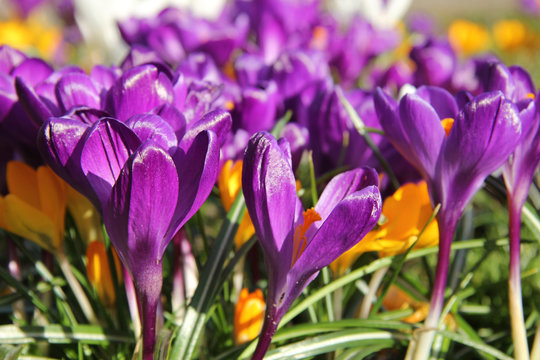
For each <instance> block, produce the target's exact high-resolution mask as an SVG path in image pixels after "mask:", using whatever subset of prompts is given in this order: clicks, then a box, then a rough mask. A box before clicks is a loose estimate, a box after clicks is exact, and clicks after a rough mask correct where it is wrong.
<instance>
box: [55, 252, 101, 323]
mask: <svg viewBox="0 0 540 360" xmlns="http://www.w3.org/2000/svg"><path fill="white" fill-rule="evenodd" d="M55 255H56V260H57V261H58V265H60V269H61V270H62V272H63V273H64V276H65V278H66V281H67V283H68V284H69V286H70V288H71V291H73V294H74V295H75V298H76V299H77V301H78V303H79V305H80V306H81V309H82V311H83V313H84V315H85V316H86V318H87V319H88V321H89V322H90V323H91V324H94V325H98V324H99V320H98V319H97V317H96V315H95V314H94V310H93V309H92V305H90V301H89V300H88V297H87V296H86V293H85V292H84V290H83V288H82V287H81V284H79V282H78V281H77V279H76V278H75V275H73V271H72V270H71V265H70V263H69V260H68V258H67V257H66V254H64V253H63V252H58V253H56V254H55Z"/></svg>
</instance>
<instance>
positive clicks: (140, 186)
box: [103, 141, 178, 277]
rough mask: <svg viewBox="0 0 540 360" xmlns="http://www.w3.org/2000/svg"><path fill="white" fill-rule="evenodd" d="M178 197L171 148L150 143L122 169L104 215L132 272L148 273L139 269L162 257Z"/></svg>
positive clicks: (106, 224)
mask: <svg viewBox="0 0 540 360" xmlns="http://www.w3.org/2000/svg"><path fill="white" fill-rule="evenodd" d="M177 199H178V174H177V171H176V166H175V164H174V161H173V159H172V158H171V156H170V155H169V154H168V153H167V151H165V150H163V149H162V148H160V147H159V146H156V145H155V144H153V143H152V142H151V141H149V142H146V143H145V144H143V145H142V146H141V147H140V148H139V149H137V151H136V152H135V153H133V154H132V155H131V156H130V157H129V159H128V160H127V162H126V164H125V166H124V167H123V168H122V171H121V173H120V175H119V177H118V180H117V182H116V184H114V187H113V188H112V192H111V196H110V198H109V199H108V201H107V203H106V206H105V208H104V216H103V219H104V222H105V227H106V229H107V232H108V234H109V235H110V238H111V241H112V243H113V245H114V246H115V248H116V250H117V252H118V255H119V256H120V258H121V259H122V262H123V263H124V265H126V266H127V267H128V269H129V270H130V272H131V274H132V275H134V276H137V275H139V276H144V274H140V273H139V270H141V271H142V270H143V269H144V268H145V266H146V265H148V264H149V263H154V264H155V263H157V262H158V261H159V260H161V253H160V251H159V250H160V248H164V247H165V245H166V243H167V242H168V241H169V240H170V238H168V239H167V238H166V237H165V234H166V231H167V227H168V226H169V222H170V221H171V219H172V217H173V214H174V210H175V207H176V201H177ZM139 264H140V265H139ZM139 276H137V277H139Z"/></svg>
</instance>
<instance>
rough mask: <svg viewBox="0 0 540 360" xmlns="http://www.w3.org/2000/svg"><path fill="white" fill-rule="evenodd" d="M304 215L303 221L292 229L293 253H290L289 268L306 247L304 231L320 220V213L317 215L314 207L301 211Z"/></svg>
mask: <svg viewBox="0 0 540 360" xmlns="http://www.w3.org/2000/svg"><path fill="white" fill-rule="evenodd" d="M302 215H303V216H304V223H303V224H301V225H298V227H297V228H296V230H295V231H294V239H293V254H292V261H291V268H292V267H293V266H294V264H295V263H296V260H298V258H299V257H300V255H302V253H303V252H304V250H305V249H306V245H307V239H306V232H307V231H308V229H309V227H310V226H311V225H312V224H313V223H314V222H315V221H319V220H321V219H322V218H321V215H319V213H318V212H316V211H315V209H314V208H310V209H307V210H306V211H304V212H303V213H302Z"/></svg>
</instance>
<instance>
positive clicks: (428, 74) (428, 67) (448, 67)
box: [410, 39, 456, 86]
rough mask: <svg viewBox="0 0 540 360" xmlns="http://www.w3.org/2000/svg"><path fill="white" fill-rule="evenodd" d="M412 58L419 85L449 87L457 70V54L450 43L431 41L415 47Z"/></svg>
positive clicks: (411, 54)
mask: <svg viewBox="0 0 540 360" xmlns="http://www.w3.org/2000/svg"><path fill="white" fill-rule="evenodd" d="M410 58H411V59H412V60H413V61H414V63H415V64H416V73H415V76H416V84H417V85H434V86H448V85H449V82H450V80H451V78H452V75H453V73H454V70H455V68H456V54H455V53H454V51H453V50H452V47H451V46H450V44H449V43H448V42H446V41H439V40H436V39H429V40H427V41H426V42H425V43H424V44H422V45H418V46H415V47H414V48H413V49H412V50H411V53H410Z"/></svg>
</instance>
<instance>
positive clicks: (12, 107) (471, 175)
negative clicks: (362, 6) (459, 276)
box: [0, 0, 540, 359]
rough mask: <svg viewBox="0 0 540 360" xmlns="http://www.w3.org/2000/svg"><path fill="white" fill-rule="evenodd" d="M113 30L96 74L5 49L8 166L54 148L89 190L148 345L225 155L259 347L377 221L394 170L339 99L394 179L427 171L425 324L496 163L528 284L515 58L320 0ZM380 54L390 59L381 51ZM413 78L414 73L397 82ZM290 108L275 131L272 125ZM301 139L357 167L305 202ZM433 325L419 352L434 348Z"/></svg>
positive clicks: (279, 0) (4, 150) (236, 5)
mask: <svg viewBox="0 0 540 360" xmlns="http://www.w3.org/2000/svg"><path fill="white" fill-rule="evenodd" d="M119 28H120V31H121V34H122V36H123V38H124V40H125V41H126V42H127V43H128V44H129V45H130V51H129V54H127V56H126V57H125V59H124V61H123V62H122V63H121V64H119V65H118V66H116V65H112V66H105V65H97V66H95V67H94V68H92V70H91V71H90V72H89V73H88V72H85V71H83V70H82V69H81V68H78V67H76V66H69V67H64V68H61V69H54V68H53V67H52V66H51V65H50V64H47V63H45V62H44V61H43V60H41V59H37V58H31V57H28V56H26V55H25V54H23V53H21V52H19V51H17V50H14V49H12V48H9V47H7V46H2V47H0V138H1V139H2V141H1V143H0V148H1V150H0V151H1V156H0V162H1V163H0V178H2V179H3V178H4V175H3V174H4V173H5V166H6V163H7V161H9V160H11V159H15V158H17V159H23V160H24V161H26V162H27V163H29V164H32V165H35V166H36V165H38V164H40V163H42V162H45V163H47V164H48V165H49V166H50V167H51V168H52V169H53V170H54V171H55V172H56V174H58V175H59V176H60V177H61V178H62V179H64V180H65V181H66V182H67V183H68V184H70V185H71V186H72V187H73V188H75V189H76V190H78V191H79V192H81V193H82V194H83V195H85V196H86V197H87V198H88V199H90V201H92V203H93V204H94V205H95V207H96V208H97V209H98V211H99V212H100V213H101V215H102V216H103V222H104V224H105V227H106V230H107V233H108V235H109V236H110V239H111V241H112V243H113V244H114V246H115V248H116V250H117V252H118V255H119V257H120V259H121V261H122V264H123V265H124V266H125V268H126V269H127V270H128V272H129V274H130V275H131V277H132V278H133V282H134V285H135V288H136V291H137V296H138V301H139V306H140V309H141V311H142V316H141V318H142V321H143V339H144V344H143V345H144V357H145V358H146V359H148V358H151V357H152V354H153V351H154V342H155V335H156V334H155V327H156V309H157V306H158V303H159V301H160V295H161V288H162V285H161V284H162V257H163V255H164V253H165V249H166V247H167V245H168V244H169V243H170V241H171V239H172V238H173V237H174V236H175V234H176V233H177V232H178V231H179V230H180V229H181V228H182V226H183V225H184V224H185V223H186V222H187V221H188V220H189V219H190V218H191V217H192V216H193V215H194V214H195V213H196V212H197V211H198V210H199V208H200V207H201V206H202V204H203V203H204V202H205V201H206V199H207V197H208V196H209V194H210V193H211V190H212V188H213V186H214V184H215V180H216V177H217V174H218V172H219V170H220V166H221V165H222V164H223V163H224V162H225V161H226V160H229V159H233V160H238V159H242V158H243V159H244V169H243V176H242V183H243V193H244V196H245V199H246V206H247V210H248V212H249V215H250V217H251V219H252V221H253V224H254V226H255V231H256V235H257V237H258V239H259V242H260V245H261V247H262V251H263V253H264V256H265V263H266V266H267V276H268V294H267V310H266V321H265V325H264V327H263V332H262V335H261V341H260V343H259V347H258V348H257V350H256V352H255V357H256V358H262V357H263V355H264V353H265V352H266V350H267V348H268V346H269V344H270V339H271V338H272V336H273V333H274V331H275V330H276V328H277V325H278V323H279V320H280V319H281V317H282V316H283V315H284V314H285V312H286V311H287V310H288V308H289V307H290V306H291V304H292V302H293V301H294V300H295V299H296V298H297V297H298V296H299V295H300V293H301V292H302V290H303V289H304V288H305V287H306V286H307V285H308V284H309V283H310V282H311V281H312V280H313V279H314V278H315V277H316V276H317V274H318V272H319V271H320V270H321V269H322V268H323V267H325V266H327V265H329V264H330V263H331V262H332V261H334V260H335V259H336V258H337V257H338V256H339V255H341V254H342V253H343V252H345V251H346V250H348V249H349V248H351V247H352V246H354V245H355V244H356V243H357V242H358V241H360V240H361V239H362V237H363V236H364V235H365V234H366V233H367V232H368V231H369V230H371V229H372V228H373V227H374V226H375V225H376V223H377V221H378V220H379V216H380V213H381V207H382V205H381V204H382V200H381V193H382V194H383V195H384V194H386V193H387V192H388V190H390V189H391V187H392V184H391V183H390V182H389V181H388V179H389V177H388V176H383V180H382V183H381V184H379V177H378V176H377V171H379V172H384V169H383V167H382V166H381V165H380V163H379V161H378V159H377V157H376V156H375V154H374V151H373V149H372V147H370V146H369V144H368V143H367V142H366V140H365V138H364V137H363V136H362V135H361V134H360V133H359V132H358V131H357V129H356V127H355V123H354V122H353V121H352V120H351V118H350V117H349V114H348V112H347V110H346V108H345V106H344V104H343V99H346V100H347V101H348V102H349V103H350V104H351V105H352V106H353V108H354V109H355V111H356V112H357V113H358V114H359V116H360V118H361V119H362V121H363V123H364V125H365V126H366V127H367V128H371V129H374V130H377V132H375V133H372V135H371V138H372V140H373V143H374V144H375V146H376V147H377V148H378V149H379V150H380V153H381V154H382V155H383V157H384V158H385V159H386V160H387V162H388V163H389V164H390V168H391V170H392V172H393V173H394V174H395V175H396V177H397V179H398V180H399V181H400V182H409V181H417V180H419V179H421V178H423V179H425V180H426V182H427V184H428V189H429V193H430V198H431V201H432V204H433V205H434V206H435V205H437V204H440V205H441V210H440V212H439V213H438V215H437V216H438V223H439V229H440V231H439V232H440V251H439V259H438V265H437V277H436V281H435V285H434V291H433V294H432V302H431V309H430V313H429V316H428V318H427V320H426V324H425V326H426V328H434V327H436V326H437V322H438V320H439V316H440V313H441V310H442V305H443V300H444V290H445V288H446V275H447V272H448V265H449V256H450V245H451V242H452V239H453V235H454V231H455V228H456V225H457V222H458V220H459V219H460V217H461V215H462V213H463V211H464V209H465V206H466V205H467V203H468V202H469V201H470V200H471V198H472V197H473V195H474V194H475V192H476V191H477V190H478V189H479V188H480V187H481V186H482V185H483V183H484V180H485V179H486V177H487V176H488V175H490V174H491V173H493V172H494V171H495V170H497V169H498V168H500V167H501V166H504V167H503V176H504V181H505V183H506V185H507V189H508V199H509V201H508V203H509V208H510V213H511V219H512V220H511V224H514V227H513V228H512V229H511V232H510V234H511V252H510V254H511V263H512V265H511V269H513V270H512V274H511V276H512V277H513V278H514V280H515V283H519V226H520V221H519V216H520V213H521V208H522V207H523V205H524V202H525V200H526V197H527V194H528V188H529V186H530V184H531V181H532V177H533V175H534V172H535V171H536V168H537V165H538V162H539V160H540V139H538V137H539V136H540V129H539V126H540V125H539V124H540V122H539V121H540V120H539V116H540V115H539V114H538V111H537V106H536V105H537V101H536V100H535V98H536V89H535V87H534V85H533V83H532V80H531V78H530V76H529V75H528V74H527V72H526V71H525V70H523V69H522V68H519V67H506V66H505V65H504V64H502V63H501V62H499V61H498V60H497V59H495V58H492V57H489V58H481V59H480V58H479V59H474V60H468V61H467V62H461V61H460V60H459V59H458V57H457V56H456V54H455V53H454V52H453V51H452V49H451V47H450V46H449V44H448V42H447V41H446V40H444V39H441V38H437V37H435V36H433V35H431V34H430V31H423V32H419V33H418V34H417V35H418V36H417V37H416V38H415V39H417V40H416V41H417V43H414V44H412V46H411V48H410V51H409V52H408V53H407V55H406V56H405V57H401V58H400V57H399V56H397V55H396V54H399V51H397V49H398V47H399V46H402V45H400V44H401V43H402V42H404V41H405V36H406V35H405V34H403V33H402V32H400V31H398V30H397V29H391V30H380V29H377V28H375V27H374V26H372V25H371V24H370V23H369V22H367V21H366V20H364V19H362V18H361V17H355V18H354V19H353V20H352V21H351V23H350V24H349V26H347V27H346V28H343V27H340V24H339V23H338V22H337V21H336V20H335V19H334V18H333V17H332V16H331V15H330V14H328V13H326V12H324V11H322V10H321V6H320V4H319V2H318V1H316V0H304V1H294V2H289V1H285V0H275V1H271V0H258V1H244V0H237V1H235V2H233V3H231V4H229V5H228V6H227V7H226V8H225V10H224V11H223V13H222V14H221V16H220V17H219V18H218V19H217V20H213V21H210V20H202V19H199V18H196V17H194V16H192V15H191V14H190V13H188V12H185V11H181V10H178V9H172V8H169V9H165V10H164V11H162V12H161V13H160V14H159V15H158V16H157V17H155V18H150V19H148V18H145V19H130V20H127V21H124V22H122V23H120V24H119ZM382 54H385V55H391V56H393V57H394V60H393V61H392V62H391V63H390V64H389V65H384V66H383V65H382V63H381V62H377V61H376V59H378V58H379V57H380V55H382ZM406 84H411V85H414V86H415V88H413V89H412V90H411V89H410V90H409V91H408V93H407V94H405V95H403V94H401V93H399V90H400V89H402V88H403V86H404V85H406ZM360 85H361V86H360ZM398 94H399V96H398ZM288 111H290V112H291V114H292V115H291V119H290V121H289V122H288V123H287V124H286V125H285V126H284V128H283V130H282V132H281V134H280V135H281V139H280V140H276V139H275V138H274V137H273V136H272V135H270V133H269V131H271V130H272V129H273V128H274V127H275V125H276V124H277V122H278V120H279V119H280V118H282V117H283V116H284V115H285V113H286V112H288ZM305 152H311V154H312V157H313V164H314V169H315V172H316V174H317V175H323V174H326V173H328V172H333V171H335V170H336V169H341V168H343V169H347V171H345V172H342V173H341V174H340V175H338V176H336V177H335V178H334V179H333V180H331V181H330V182H329V183H328V185H327V186H326V188H325V190H324V192H323V193H322V196H321V198H320V200H319V201H318V203H317V204H313V205H314V209H310V210H306V211H305V212H304V210H303V208H302V204H301V202H300V200H299V198H298V196H297V187H296V183H295V177H294V172H295V170H296V169H297V168H298V166H299V163H300V159H301V157H302V154H303V153H305ZM386 175H388V174H386ZM0 181H1V182H0V186H2V187H3V186H4V183H3V181H4V180H0ZM379 189H380V190H379ZM302 214H304V216H302ZM310 225H312V226H310ZM516 271H517V272H516ZM518 291H519V290H518ZM426 334H427V337H426V336H423V337H421V339H420V341H419V344H418V346H417V354H418V358H422V357H423V356H425V355H422V351H425V349H428V350H427V351H429V345H430V344H431V341H432V339H433V333H430V332H429V331H427V332H426ZM424 343H425V344H428V345H423V344H424Z"/></svg>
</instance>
